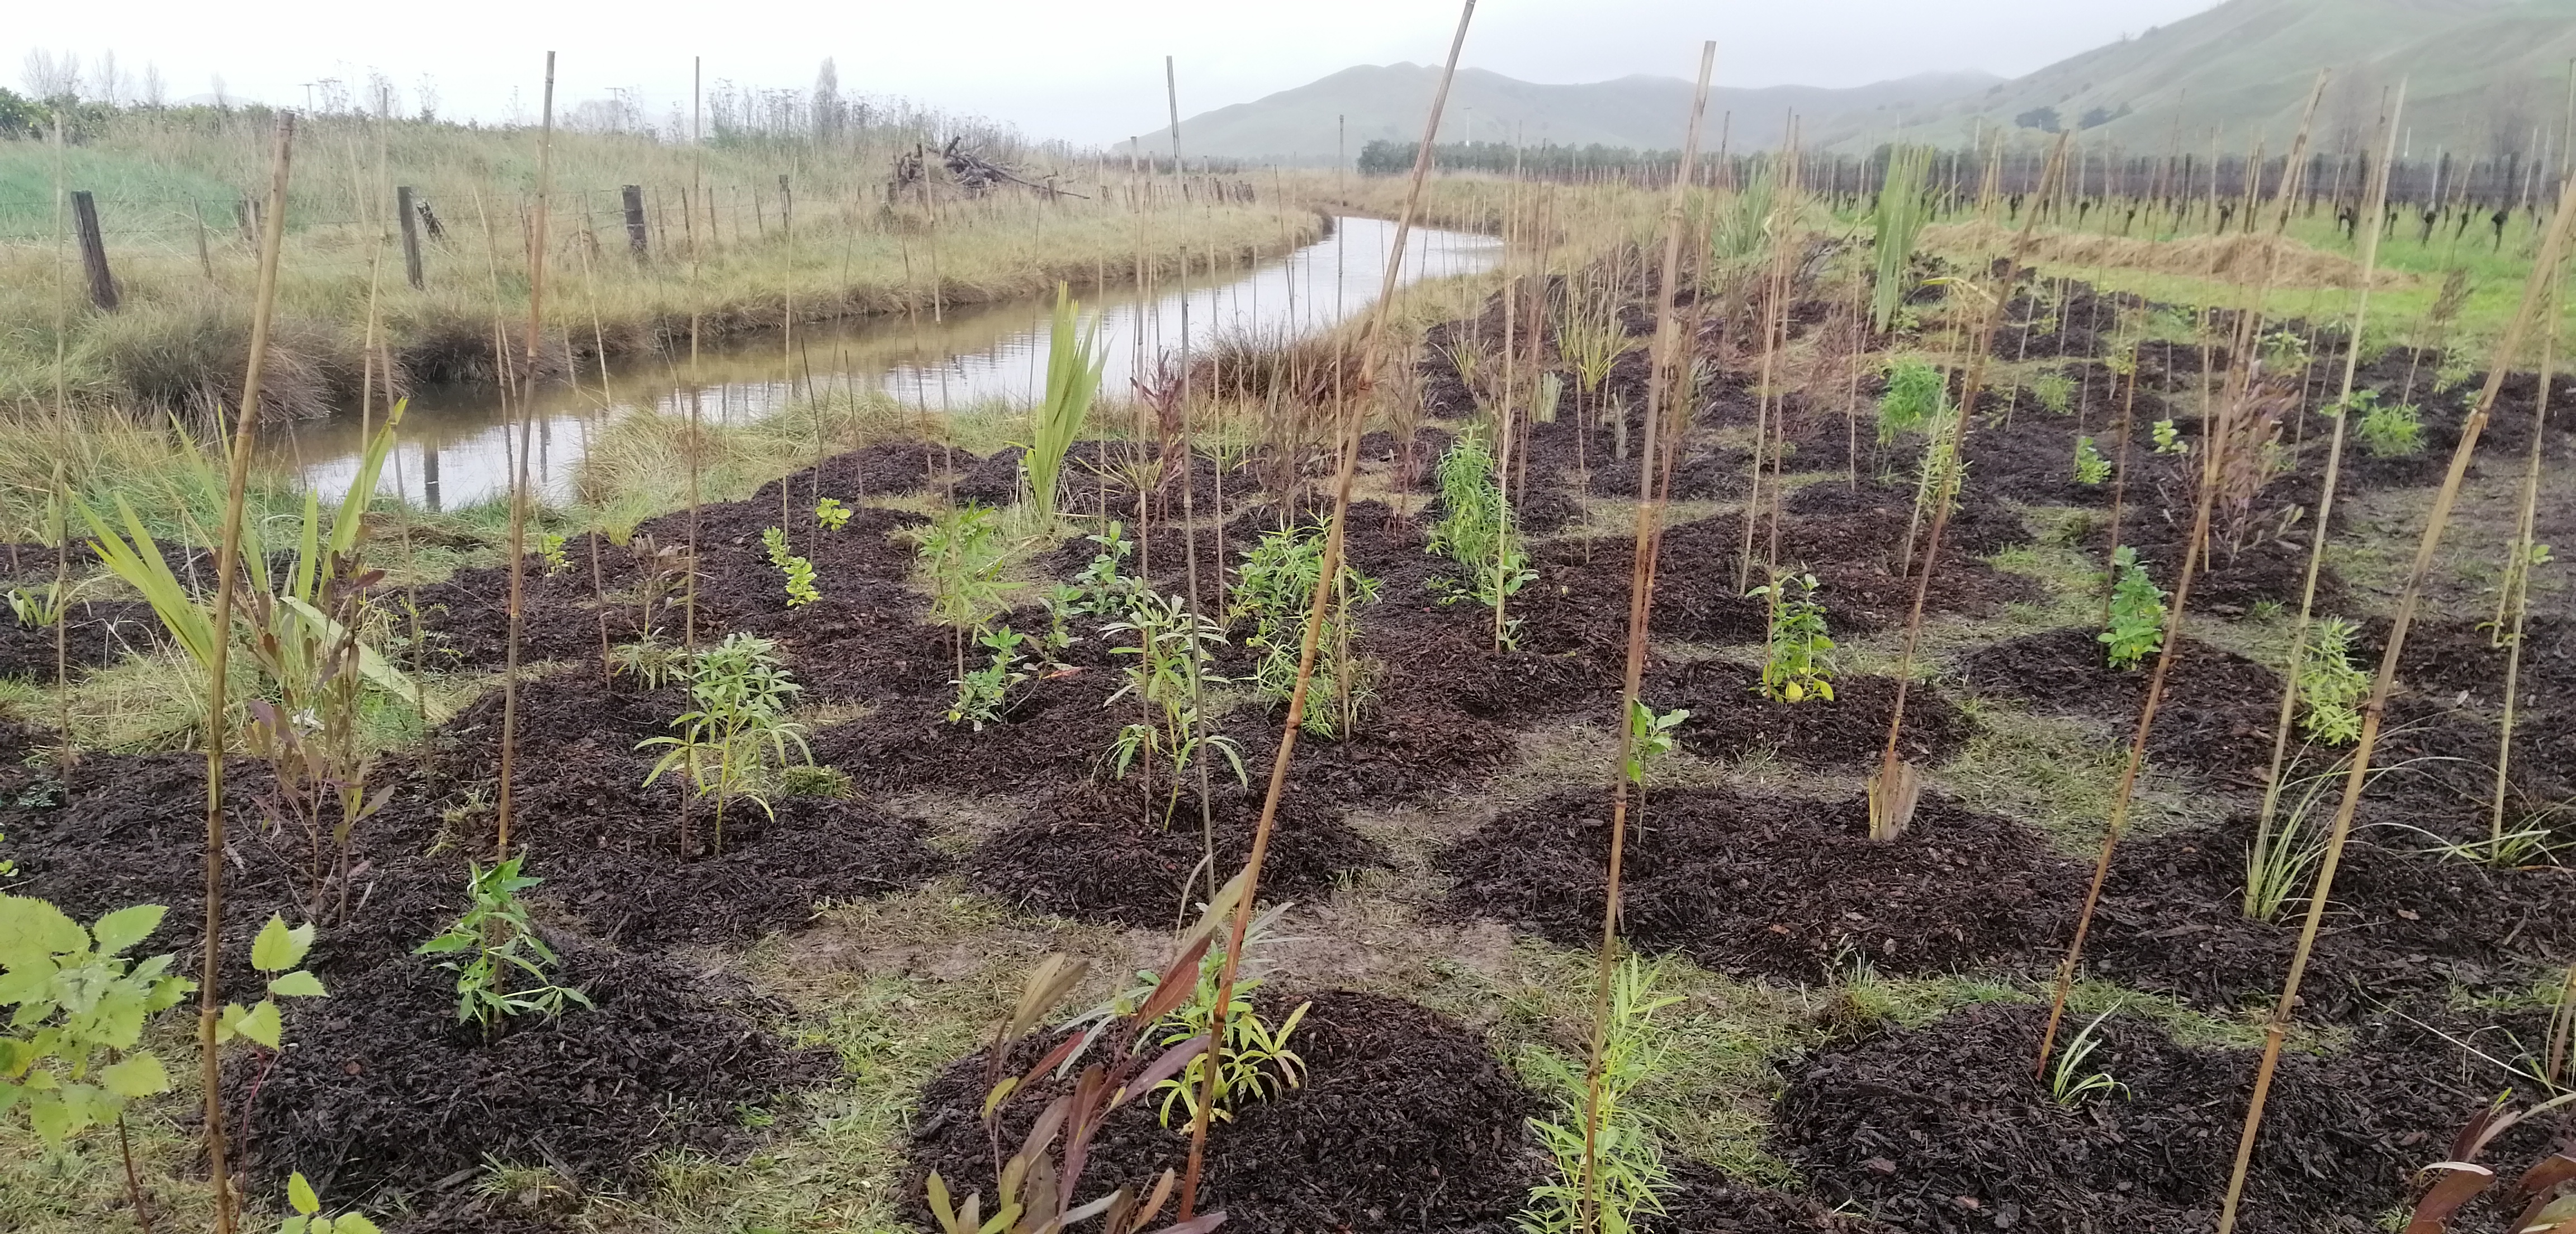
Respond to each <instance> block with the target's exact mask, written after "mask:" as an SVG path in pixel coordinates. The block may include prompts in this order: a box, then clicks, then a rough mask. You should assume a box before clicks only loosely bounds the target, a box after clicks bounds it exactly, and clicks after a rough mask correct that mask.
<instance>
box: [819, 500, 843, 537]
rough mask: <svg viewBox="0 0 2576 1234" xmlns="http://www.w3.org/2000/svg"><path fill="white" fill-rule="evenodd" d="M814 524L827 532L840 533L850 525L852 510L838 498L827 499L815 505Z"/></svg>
mask: <svg viewBox="0 0 2576 1234" xmlns="http://www.w3.org/2000/svg"><path fill="white" fill-rule="evenodd" d="M814 522H815V524H816V525H817V526H820V527H821V528H822V529H823V530H825V531H839V530H840V529H842V528H843V527H847V526H849V524H850V508H849V507H848V506H845V505H842V504H841V502H840V499H839V498H837V497H825V498H823V499H821V500H819V501H817V502H815V503H814Z"/></svg>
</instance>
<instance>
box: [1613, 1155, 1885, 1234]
mask: <svg viewBox="0 0 2576 1234" xmlns="http://www.w3.org/2000/svg"><path fill="white" fill-rule="evenodd" d="M1667 1164H1669V1165H1671V1166H1672V1171H1673V1191H1672V1194H1670V1195H1667V1196H1665V1197H1664V1215H1663V1216H1661V1217H1652V1216H1649V1217H1647V1218H1646V1219H1645V1220H1643V1221H1641V1222H1640V1223H1639V1227H1640V1228H1641V1229H1644V1230H1647V1231H1649V1232H1651V1234H1870V1232H1872V1231H1881V1230H1885V1229H1886V1228H1887V1227H1885V1226H1882V1225H1879V1224H1878V1223H1877V1222H1874V1221H1869V1220H1867V1219H1864V1218H1860V1217H1854V1216H1850V1215H1847V1214H1844V1213H1837V1212H1833V1211H1831V1210H1829V1209H1827V1208H1826V1207H1825V1206H1824V1205H1822V1204H1818V1203H1817V1202H1815V1201H1814V1200H1812V1199H1809V1198H1808V1197H1806V1196H1803V1195H1787V1194H1783V1193H1781V1192H1777V1191H1765V1190H1762V1189H1760V1188H1758V1187H1747V1186H1745V1185H1743V1184H1741V1183H1737V1182H1734V1181H1732V1180H1730V1179H1728V1178H1727V1177H1726V1175H1724V1174H1722V1173H1719V1172H1718V1171H1717V1170H1715V1169H1712V1168H1710V1167H1709V1166H1706V1165H1702V1164H1701V1163H1699V1162H1696V1161H1691V1160H1687V1159H1684V1160H1681V1161H1677V1162H1667Z"/></svg>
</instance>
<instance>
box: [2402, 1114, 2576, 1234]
mask: <svg viewBox="0 0 2576 1234" xmlns="http://www.w3.org/2000/svg"><path fill="white" fill-rule="evenodd" d="M2512 1096H2513V1094H2512V1093H2510V1092H2507V1093H2506V1094H2505V1095H2503V1096H2501V1097H2498V1098H2496V1099H2495V1101H2494V1102H2493V1103H2492V1104H2490V1105H2488V1106H2487V1108H2485V1109H2483V1110H2480V1111H2478V1112H2477V1113H2476V1114H2473V1115H2471V1116H2469V1121H2468V1125H2466V1126H2464V1127H2462V1128H2460V1132H2459V1134H2458V1135H2455V1136H2453V1137H2451V1143H2450V1147H2449V1149H2448V1150H2446V1151H2445V1152H2444V1154H2443V1156H2444V1160H2441V1161H2436V1162H2434V1163H2433V1164H2431V1165H2428V1166H2425V1167H2424V1168H2423V1169H2422V1170H2421V1171H2419V1172H2418V1173H2419V1180H2418V1181H2417V1183H2416V1186H2417V1187H2419V1188H2420V1191H2419V1193H2418V1195H2417V1198H2416V1200H2415V1204H2414V1207H2413V1208H2412V1209H2410V1210H2409V1211H2408V1212H2407V1219H2406V1224H2405V1226H2404V1229H2405V1231H2406V1234H2450V1231H2451V1229H2452V1225H2451V1223H2452V1220H2453V1219H2454V1218H2456V1217H2457V1216H2458V1215H2459V1212H2460V1210H2461V1209H2462V1208H2465V1207H2467V1206H2468V1203H2469V1201H2471V1200H2474V1199H2477V1198H2478V1197H2479V1196H2480V1195H2482V1194H2484V1193H2485V1192H2486V1190H2487V1188H2489V1187H2492V1186H2494V1185H2495V1184H2496V1181H2497V1180H2498V1179H2501V1178H2503V1177H2505V1176H2506V1174H2505V1172H2504V1171H2501V1170H2494V1169H2489V1168H2488V1167H2486V1166H2482V1165H2479V1164H2478V1163H2477V1161H2478V1156H2479V1155H2480V1154H2482V1153H2484V1152H2485V1151H2486V1150H2487V1146H2488V1145H2490V1144H2493V1143H2494V1142H2495V1141H2496V1138H2497V1137H2498V1136H2501V1135H2503V1134H2504V1133H2505V1132H2507V1131H2509V1130H2512V1129H2513V1128H2514V1127H2515V1126H2516V1125H2517V1124H2520V1123H2521V1122H2523V1121H2524V1120H2525V1119H2529V1118H2533V1117H2537V1116H2539V1115H2543V1114H2547V1113H2549V1112H2550V1111H2552V1110H2555V1109H2558V1108H2559V1107H2561V1106H2564V1105H2566V1104H2567V1103H2569V1102H2571V1101H2576V1092H2564V1093H2560V1094H2558V1095H2557V1096H2554V1097H2551V1098H2549V1099H2548V1100H2546V1101H2541V1102H2537V1103H2534V1104H2532V1105H2529V1106H2525V1107H2523V1108H2522V1109H2519V1110H2517V1109H2514V1108H2512V1106H2511V1104H2510V1102H2511V1100H2512ZM2570 1178H2576V1149H2570V1148H2567V1147H2565V1146H2564V1145H2561V1146H2560V1147H2558V1148H2557V1149H2556V1150H2555V1151H2552V1152H2550V1154H2549V1155H2548V1156H2546V1157H2543V1158H2541V1159H2540V1160H2539V1161H2538V1162H2536V1163H2534V1164H2533V1165H2532V1167H2531V1168H2530V1169H2528V1170H2525V1171H2523V1172H2522V1175H2521V1177H2520V1178H2519V1179H2517V1180H2516V1181H2515V1182H2514V1186H2513V1190H2512V1192H2510V1193H2509V1198H2508V1200H2507V1203H2508V1204H2511V1203H2519V1204H2520V1205H2521V1206H2522V1207H2521V1209H2520V1212H2519V1215H2517V1216H2514V1217H2512V1218H2511V1219H2510V1221H2509V1223H2508V1224H2506V1225H2505V1226H2504V1227H2503V1228H2505V1229H2508V1230H2511V1231H2513V1232H2514V1234H2570V1232H2571V1231H2576V1195H2569V1194H2565V1192H2566V1190H2567V1188H2566V1187H2565V1183H2566V1182H2567V1180H2568V1179H2570ZM2501 1211H2505V1212H2511V1211H2513V1210H2512V1209H2510V1208H2503V1209H2502V1210H2501Z"/></svg>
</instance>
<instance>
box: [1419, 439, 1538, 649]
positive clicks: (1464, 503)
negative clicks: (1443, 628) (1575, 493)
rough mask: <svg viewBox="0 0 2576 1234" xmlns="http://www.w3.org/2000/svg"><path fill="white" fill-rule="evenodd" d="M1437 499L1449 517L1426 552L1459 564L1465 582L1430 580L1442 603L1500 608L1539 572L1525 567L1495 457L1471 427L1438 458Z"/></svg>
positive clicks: (1505, 637)
mask: <svg viewBox="0 0 2576 1234" xmlns="http://www.w3.org/2000/svg"><path fill="white" fill-rule="evenodd" d="M1440 499H1441V502H1442V504H1443V505H1444V506H1445V507H1446V511H1447V512H1446V513H1444V514H1443V515H1442V516H1441V518H1440V522H1439V523H1438V524H1437V525H1436V526H1434V527H1433V528H1432V529H1431V546H1430V551H1432V552H1434V553H1439V554H1442V555H1444V556H1446V557H1448V558H1449V559H1450V560H1451V561H1454V562H1457V563H1458V565H1459V566H1460V568H1462V569H1464V570H1465V571H1466V572H1467V577H1468V582H1467V584H1466V585H1464V586H1461V585H1459V584H1458V583H1457V582H1456V581H1455V580H1451V579H1439V580H1434V583H1433V585H1434V586H1435V587H1438V588H1440V589H1441V591H1442V593H1443V594H1442V596H1441V600H1440V602H1441V603H1443V604H1455V603H1457V602H1458V601H1460V600H1465V599H1470V598H1472V599H1474V600H1475V601H1476V602H1477V603H1478V604H1482V605H1484V606H1485V607H1486V608H1489V609H1497V610H1499V609H1501V608H1502V606H1503V602H1504V601H1505V600H1508V599H1509V598H1511V597H1512V596H1513V595H1514V594H1516V593H1518V592H1519V591H1520V589H1521V588H1522V587H1525V586H1527V585H1528V584H1529V581H1530V580H1531V579H1534V578H1537V577H1538V572H1537V571H1535V570H1532V569H1530V568H1529V554H1528V553H1527V552H1526V551H1524V550H1523V549H1522V548H1521V545H1520V537H1519V536H1518V535H1516V534H1514V529H1513V526H1512V524H1513V517H1512V507H1511V503H1510V502H1508V501H1506V500H1504V497H1503V489H1502V485H1501V484H1500V483H1499V482H1498V481H1497V480H1496V479H1495V476H1494V452H1493V449H1492V447H1491V446H1490V445H1489V444H1487V442H1486V441H1485V438H1484V434H1483V433H1481V432H1479V431H1478V430H1476V429H1472V428H1471V429H1468V430H1467V431H1466V432H1463V433H1460V434H1459V435H1458V440H1457V443H1456V444H1454V445H1452V446H1450V447H1449V452H1448V453H1446V454H1443V455H1441V456H1440ZM1516 624H1517V623H1516V622H1515V623H1507V624H1506V625H1505V627H1504V629H1503V631H1502V641H1503V642H1504V643H1505V644H1506V645H1510V644H1511V642H1512V638H1511V634H1512V630H1513V629H1514V628H1515V626H1516Z"/></svg>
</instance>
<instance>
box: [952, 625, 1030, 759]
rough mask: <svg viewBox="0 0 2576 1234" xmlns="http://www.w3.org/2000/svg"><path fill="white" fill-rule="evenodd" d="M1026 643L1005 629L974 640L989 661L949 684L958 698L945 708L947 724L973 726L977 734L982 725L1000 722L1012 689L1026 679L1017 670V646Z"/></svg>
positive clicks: (1023, 635)
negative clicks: (985, 652)
mask: <svg viewBox="0 0 2576 1234" xmlns="http://www.w3.org/2000/svg"><path fill="white" fill-rule="evenodd" d="M1028 641H1030V640H1029V637H1028V636H1027V635H1025V634H1021V633H1020V632H1018V631H1016V630H1013V629H1012V628H1011V627H1009V626H1007V625H1005V626H1002V627H1001V628H999V629H995V630H986V631H984V632H983V634H981V635H980V636H978V637H977V638H976V640H975V642H976V643H977V644H978V645H980V646H982V647H983V648H984V650H986V651H988V652H991V653H992V659H990V660H988V661H986V662H985V663H984V665H983V666H982V667H979V668H974V669H970V670H968V671H967V673H966V675H965V676H963V677H960V678H958V679H957V680H956V681H954V682H951V683H949V684H951V685H954V686H956V687H957V698H956V700H955V701H954V702H952V703H950V704H949V706H948V722H949V723H951V724H972V725H974V727H975V731H976V732H979V733H980V732H983V731H984V726H985V725H987V724H998V723H1000V722H1001V719H1002V707H1003V704H1004V703H1006V702H1007V701H1008V700H1009V698H1010V692H1011V687H1012V686H1015V685H1018V684H1020V683H1021V682H1023V681H1026V680H1028V679H1029V675H1028V673H1026V672H1024V671H1022V669H1021V667H1020V665H1021V663H1022V659H1021V656H1020V646H1021V644H1023V643H1026V642H1028Z"/></svg>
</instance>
